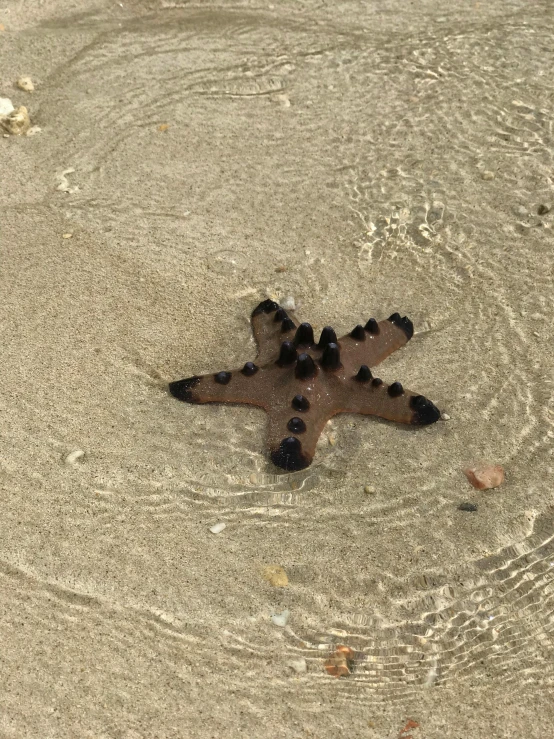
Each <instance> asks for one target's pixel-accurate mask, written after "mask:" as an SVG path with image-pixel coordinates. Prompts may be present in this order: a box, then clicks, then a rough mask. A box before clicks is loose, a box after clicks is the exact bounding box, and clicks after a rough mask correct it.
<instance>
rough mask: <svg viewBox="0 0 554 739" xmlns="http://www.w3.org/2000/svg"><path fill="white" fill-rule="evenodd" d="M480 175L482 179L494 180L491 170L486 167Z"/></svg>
mask: <svg viewBox="0 0 554 739" xmlns="http://www.w3.org/2000/svg"><path fill="white" fill-rule="evenodd" d="M481 177H482V178H483V179H484V180H494V172H491V171H490V169H486V170H485V171H484V172H483V174H482V175H481Z"/></svg>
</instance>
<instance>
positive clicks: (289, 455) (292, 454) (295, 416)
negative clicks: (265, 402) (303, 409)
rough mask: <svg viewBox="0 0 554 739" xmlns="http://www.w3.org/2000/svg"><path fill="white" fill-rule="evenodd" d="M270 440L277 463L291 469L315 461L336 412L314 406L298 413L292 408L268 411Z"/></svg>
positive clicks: (300, 468) (272, 455) (273, 460)
mask: <svg viewBox="0 0 554 739" xmlns="http://www.w3.org/2000/svg"><path fill="white" fill-rule="evenodd" d="M268 413H269V425H268V433H267V440H268V446H269V451H270V455H271V460H272V462H273V464H274V465H276V466H277V467H281V468H282V469H284V470H288V471H290V472H292V471H294V470H303V469H304V468H306V467H309V466H310V464H311V463H312V460H313V458H314V454H315V448H316V444H317V441H318V439H319V437H320V436H321V432H322V431H323V429H324V427H325V424H326V423H327V421H328V420H329V418H330V417H331V416H333V415H334V412H333V411H330V410H329V409H324V408H321V407H319V408H317V407H316V408H313V409H310V410H309V411H308V412H307V413H297V412H296V411H295V410H294V409H292V408H291V407H286V408H282V407H281V408H271V409H270V410H269V412H268Z"/></svg>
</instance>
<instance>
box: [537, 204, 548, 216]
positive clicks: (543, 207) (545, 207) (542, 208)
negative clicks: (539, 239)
mask: <svg viewBox="0 0 554 739" xmlns="http://www.w3.org/2000/svg"><path fill="white" fill-rule="evenodd" d="M551 208H552V206H551V205H547V204H546V203H541V204H540V205H539V207H538V208H537V213H538V214H539V215H540V216H545V215H546V214H547V213H550V210H551Z"/></svg>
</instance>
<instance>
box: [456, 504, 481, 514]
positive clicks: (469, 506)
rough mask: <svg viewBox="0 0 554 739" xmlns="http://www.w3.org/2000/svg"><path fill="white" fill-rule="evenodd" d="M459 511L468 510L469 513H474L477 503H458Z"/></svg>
mask: <svg viewBox="0 0 554 739" xmlns="http://www.w3.org/2000/svg"><path fill="white" fill-rule="evenodd" d="M458 510H459V511H470V512H471V513H474V512H475V511H476V510H477V505H476V504H475V503H460V505H459V506H458Z"/></svg>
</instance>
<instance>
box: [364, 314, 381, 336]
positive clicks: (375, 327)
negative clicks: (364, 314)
mask: <svg viewBox="0 0 554 739" xmlns="http://www.w3.org/2000/svg"><path fill="white" fill-rule="evenodd" d="M365 330H366V331H367V332H368V334H378V333H379V324H378V323H377V321H376V320H375V318H370V319H369V321H368V322H367V323H366V325H365Z"/></svg>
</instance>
